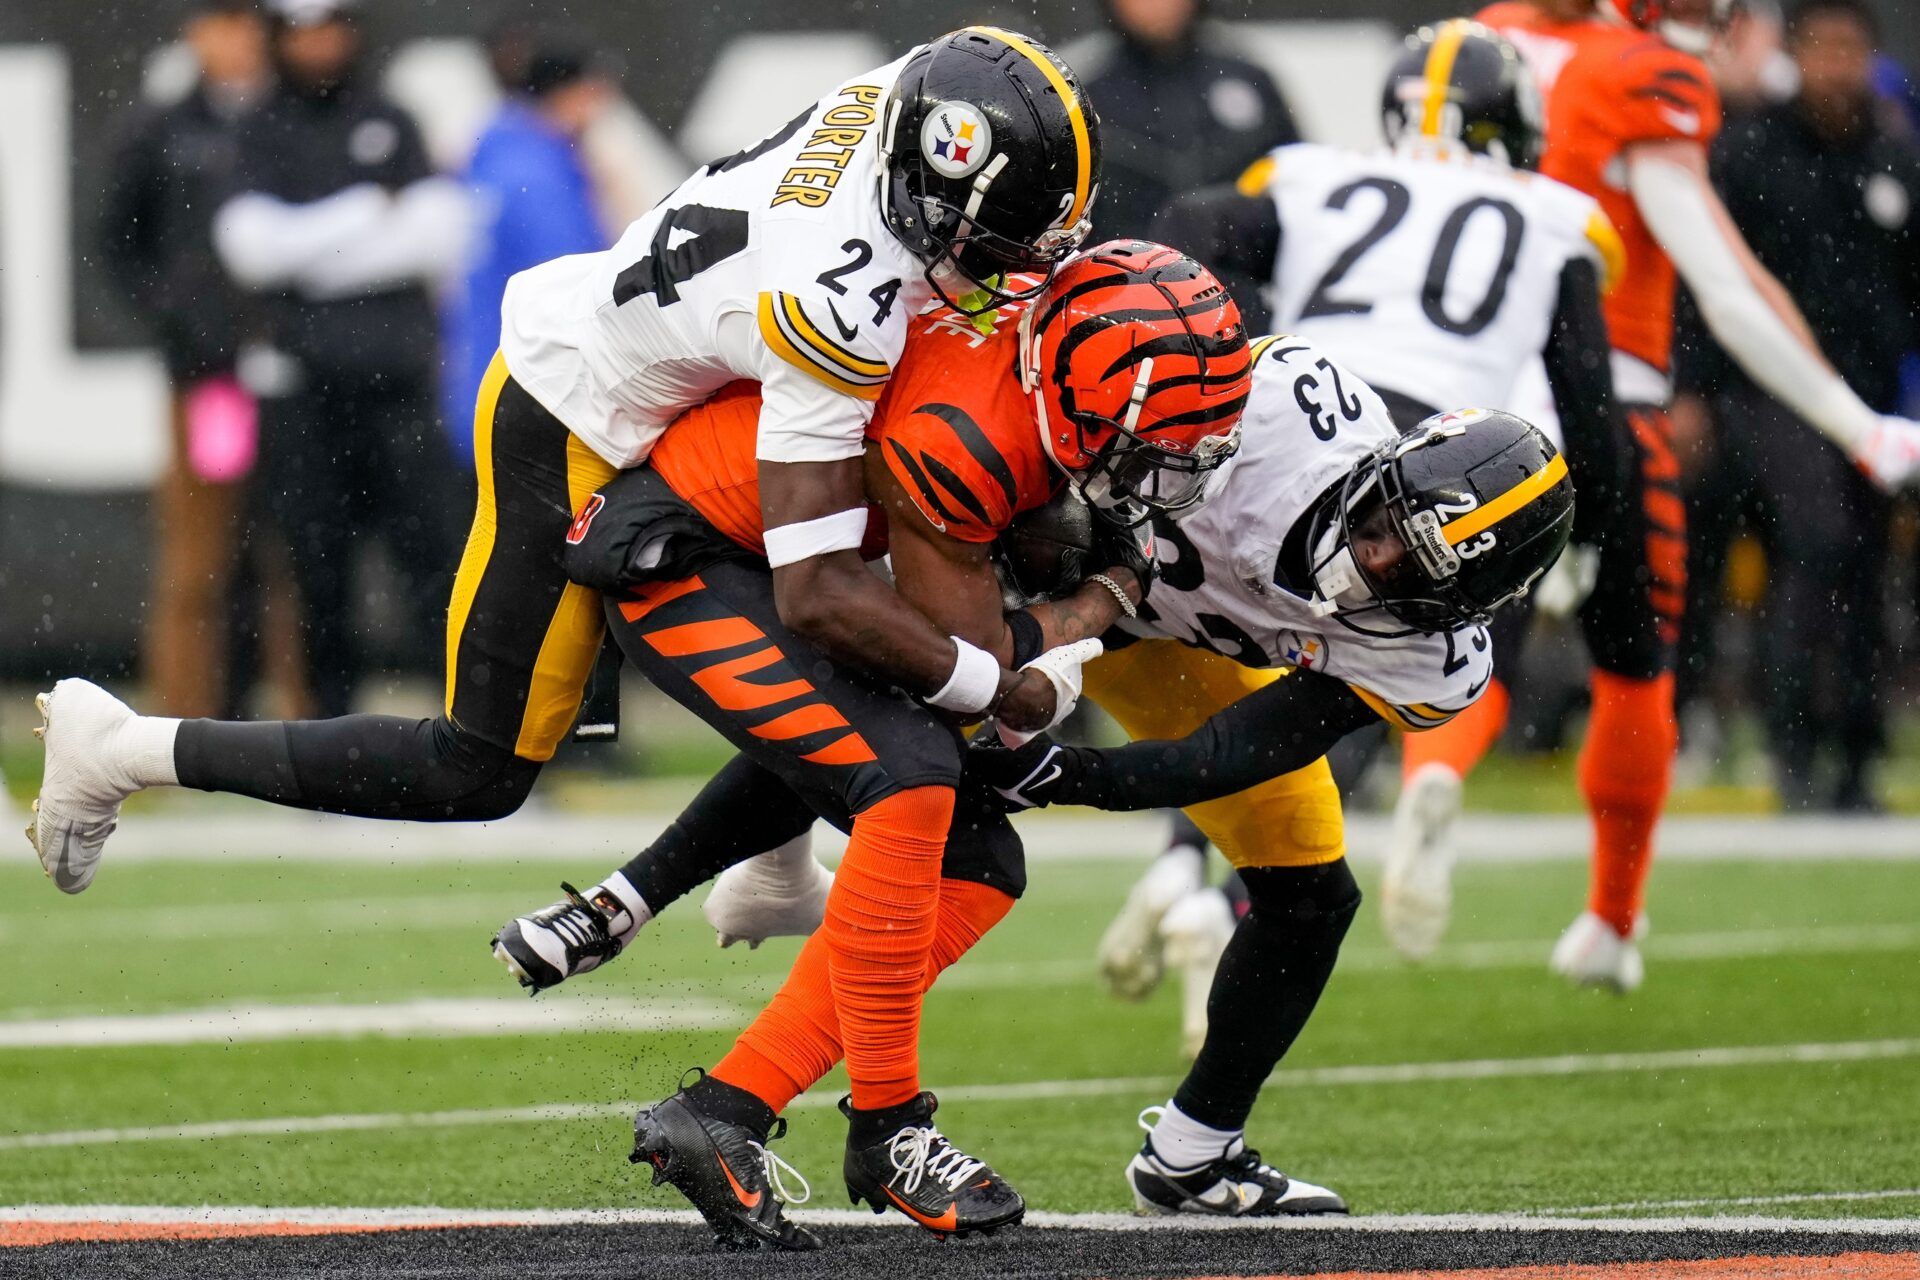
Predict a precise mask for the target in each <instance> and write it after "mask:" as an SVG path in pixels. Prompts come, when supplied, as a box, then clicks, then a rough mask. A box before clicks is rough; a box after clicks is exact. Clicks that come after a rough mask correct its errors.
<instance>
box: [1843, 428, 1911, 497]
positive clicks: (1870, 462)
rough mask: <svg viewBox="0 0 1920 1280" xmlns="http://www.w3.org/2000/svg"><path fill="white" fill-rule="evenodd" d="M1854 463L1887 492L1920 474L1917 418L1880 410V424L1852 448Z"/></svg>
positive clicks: (1901, 487) (1900, 488)
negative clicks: (1885, 412)
mask: <svg viewBox="0 0 1920 1280" xmlns="http://www.w3.org/2000/svg"><path fill="white" fill-rule="evenodd" d="M1853 460H1854V464H1855V465H1856V466H1858V467H1859V468H1860V469H1861V470H1862V471H1864V472H1866V473H1867V478H1868V479H1869V480H1872V481H1873V482H1874V483H1875V484H1877V485H1879V486H1880V487H1881V488H1882V489H1884V490H1886V491H1887V492H1888V493H1898V492H1900V490H1902V489H1904V488H1906V487H1907V486H1908V485H1910V484H1912V483H1913V482H1914V480H1915V478H1916V476H1920V422H1914V421H1913V420H1912V419H1909V418H1901V417H1897V416H1895V415H1893V414H1882V415H1881V417H1880V425H1879V427H1878V429H1876V430H1875V431H1874V432H1873V433H1872V434H1871V435H1869V436H1868V437H1867V438H1866V440H1864V441H1863V442H1861V444H1860V447H1859V448H1858V449H1857V450H1856V451H1855V452H1854V455H1853Z"/></svg>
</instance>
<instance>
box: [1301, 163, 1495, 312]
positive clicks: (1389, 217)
mask: <svg viewBox="0 0 1920 1280" xmlns="http://www.w3.org/2000/svg"><path fill="white" fill-rule="evenodd" d="M1362 191H1374V192H1378V193H1379V195H1380V199H1381V205H1380V214H1379V216H1378V217H1377V218H1375V219H1374V222H1373V225H1372V226H1370V227H1368V228H1367V230H1366V231H1365V232H1364V233H1363V234H1362V235H1361V236H1360V238H1359V239H1358V240H1355V241H1354V242H1353V243H1352V244H1350V245H1348V246H1347V247H1346V248H1345V249H1343V250H1342V251H1341V252H1340V256H1339V257H1337V258H1335V259H1334V260H1333V262H1332V264H1331V265H1329V266H1328V267H1327V271H1326V274H1325V275H1323V276H1321V277H1320V282H1319V283H1318V284H1316V285H1314V286H1313V292H1312V293H1310V294H1308V295H1307V301H1306V305H1305V306H1303V307H1302V308H1301V309H1300V318H1301V319H1303V320H1307V319H1312V318H1313V317H1315V316H1364V315H1366V314H1367V313H1369V312H1370V311H1372V310H1373V303H1371V302H1369V301H1367V300H1366V299H1364V298H1336V297H1335V296H1334V295H1333V290H1334V289H1335V287H1336V286H1338V285H1339V284H1340V282H1341V281H1343V280H1345V279H1346V278H1347V273H1348V272H1350V271H1352V270H1353V269H1354V267H1355V266H1356V265H1358V263H1359V261H1360V259H1362V258H1364V257H1366V256H1367V254H1368V253H1370V252H1372V250H1373V248H1374V247H1375V246H1376V245H1378V244H1379V243H1380V242H1381V241H1382V240H1385V239H1386V238H1387V237H1388V236H1390V235H1392V234H1393V231H1394V228H1396V227H1398V226H1399V225H1400V223H1401V222H1402V221H1403V220H1404V219H1405V218H1406V216H1407V212H1408V210H1410V209H1412V208H1413V192H1411V191H1410V190H1408V189H1407V185H1406V184H1405V183H1403V182H1395V181H1394V180H1393V179H1392V178H1379V177H1374V178H1359V179H1356V180H1355V181H1353V182H1349V183H1348V184H1347V185H1345V186H1344V187H1340V188H1338V189H1337V190H1335V191H1334V192H1333V193H1332V194H1330V195H1329V196H1328V197H1327V208H1329V209H1345V208H1346V207H1347V205H1348V204H1349V203H1350V202H1351V201H1352V200H1353V198H1354V197H1355V196H1356V195H1359V194H1360V193H1361V192H1362ZM1482 213H1488V214H1492V215H1493V216H1494V218H1495V219H1496V220H1497V221H1498V223H1499V226H1500V232H1501V235H1502V237H1503V239H1502V241H1501V245H1500V258H1499V261H1498V262H1496V263H1495V264H1494V268H1493V275H1492V277H1491V278H1490V279H1489V280H1488V281H1487V291H1486V293H1485V295H1483V296H1482V297H1481V299H1480V301H1479V303H1478V304H1477V305H1475V306H1474V307H1472V308H1471V309H1470V310H1468V311H1467V313H1466V315H1464V316H1461V317H1458V318H1456V317H1455V316H1454V315H1453V314H1452V313H1451V312H1449V311H1448V310H1447V285H1448V284H1449V282H1450V279H1451V277H1452V275H1453V265H1454V258H1455V257H1456V256H1457V255H1458V253H1459V251H1460V240H1461V237H1463V236H1464V235H1466V232H1467V228H1468V226H1469V225H1471V224H1472V222H1473V221H1474V218H1475V216H1476V215H1478V214H1482ZM1483 221H1484V219H1483ZM1526 229H1527V222H1526V219H1525V218H1524V217H1523V216H1521V213H1520V211H1519V210H1518V209H1516V208H1514V207H1513V205H1511V204H1509V203H1508V202H1507V201H1505V200H1499V199H1495V198H1494V197H1492V196H1475V197H1474V198H1473V199H1471V200H1468V201H1467V202H1466V203H1464V204H1462V205H1460V206H1459V207H1458V208H1456V209H1455V210H1454V211H1453V212H1452V213H1450V214H1448V215H1447V219H1446V221H1445V222H1444V223H1443V224H1441V227H1440V238H1439V240H1438V241H1437V242H1436V243H1435V244H1434V246H1433V256H1432V257H1430V258H1429V259H1428V260H1427V274H1426V280H1425V282H1424V284H1423V285H1422V286H1421V290H1420V310H1421V311H1422V312H1423V313H1425V315H1426V317H1427V319H1428V320H1429V321H1431V322H1432V324H1433V326H1434V327H1435V328H1437V329H1441V330H1444V331H1445V332H1447V333H1453V334H1458V335H1460V336H1461V337H1463V338H1471V337H1473V336H1474V335H1475V334H1478V333H1480V332H1482V331H1484V330H1485V329H1486V327H1487V326H1488V325H1490V324H1492V323H1493V321H1494V317H1496V316H1498V315H1499V314H1500V308H1501V306H1502V305H1503V304H1504V303H1505V302H1506V300H1507V285H1508V283H1509V282H1511V280H1512V279H1513V268H1514V264H1515V263H1517V262H1518V261H1519V259H1520V242H1521V239H1522V238H1523V237H1524V235H1525V234H1526Z"/></svg>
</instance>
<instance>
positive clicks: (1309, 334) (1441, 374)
mask: <svg viewBox="0 0 1920 1280" xmlns="http://www.w3.org/2000/svg"><path fill="white" fill-rule="evenodd" d="M1262 164H1263V167H1264V169H1265V171H1266V173H1267V185H1266V191H1267V194H1268V195H1269V196H1270V197H1271V198H1272V200H1273V202H1274V205H1275V207H1276V209H1277V210H1278V212H1279V218H1280V248H1279V252H1278V254H1276V256H1275V263H1274V279H1273V283H1272V285H1271V286H1270V287H1269V289H1268V303H1269V305H1270V306H1271V308H1272V315H1273V326H1274V329H1275V331H1277V332H1286V333H1296V334H1299V335H1300V336H1301V337H1304V338H1309V339H1311V340H1312V341H1313V342H1314V343H1315V344H1317V345H1318V346H1320V347H1321V348H1323V349H1324V350H1326V351H1327V352H1329V353H1331V354H1332V355H1333V356H1334V357H1335V358H1336V359H1338V360H1339V361H1340V362H1341V363H1342V364H1343V365H1345V366H1346V367H1347V368H1349V369H1352V370H1353V371H1354V372H1355V373H1357V374H1359V375H1360V376H1361V377H1362V378H1365V379H1366V380H1367V381H1368V382H1371V383H1373V384H1374V385H1375V386H1377V387H1381V388H1386V389H1390V390H1392V391H1395V392H1398V393H1399V394H1401V395H1403V396H1406V397H1409V398H1410V399H1413V400H1416V401H1419V402H1420V403H1422V404H1426V405H1429V406H1431V407H1433V408H1435V409H1438V410H1447V409H1463V408H1483V409H1510V408H1511V407H1512V400H1513V388H1514V384H1515V382H1516V380H1517V379H1518V378H1519V376H1520V373H1521V370H1522V369H1523V368H1524V367H1525V366H1526V365H1527V364H1528V363H1530V362H1532V361H1534V360H1536V359H1537V358H1538V357H1539V355H1540V353H1541V351H1542V350H1543V349H1544V348H1545V346H1546V344H1547V340H1548V337H1549V336H1550V334H1551V330H1552V325H1553V314H1554V310H1555V307H1556V306H1557V304H1558V301H1559V293H1560V275H1561V272H1562V271H1563V270H1564V269H1565V267H1566V265H1567V263H1568V262H1569V261H1571V260H1573V259H1574V258H1577V257H1583V256H1584V257H1588V258H1591V259H1592V260H1593V261H1594V262H1595V263H1597V264H1598V265H1599V266H1600V267H1601V269H1602V272H1603V276H1604V274H1605V272H1607V271H1608V270H1610V269H1613V268H1615V267H1617V265H1618V257H1617V246H1618V244H1619V238H1618V237H1617V236H1616V235H1615V234H1614V232H1613V228H1612V226H1611V225H1610V224H1609V223H1608V222H1607V219H1606V215H1605V214H1603V213H1602V212H1601V211H1600V206H1599V204H1598V203H1597V202H1596V201H1595V200H1593V199H1592V198H1591V197H1589V196H1586V195H1583V194H1582V193H1580V192H1578V191H1575V190H1574V189H1573V188H1572V187H1569V186H1566V185H1564V184H1562V183H1559V182H1555V181H1554V180H1553V179H1551V178H1543V177H1541V176H1540V175H1538V174H1535V173H1528V172H1524V171H1517V170H1514V169H1511V168H1509V167H1508V166H1506V165H1504V164H1500V163H1498V162H1496V161H1492V160H1488V159H1485V158H1483V157H1479V156H1475V155H1473V154H1471V153H1469V152H1464V151H1461V150H1458V149H1451V150H1441V149H1439V148H1436V147H1434V146H1432V145H1431V144H1425V145H1414V146H1410V147H1407V148H1402V149H1396V150H1390V151H1376V152H1371V153H1361V152H1355V151H1347V150H1342V149H1339V148H1336V147H1325V146H1317V145H1313V144H1301V145H1298V146H1290V147H1281V148H1279V149H1278V150H1276V151H1274V152H1272V153H1271V154H1270V155H1269V156H1268V158H1267V161H1266V162H1262ZM1251 173H1252V171H1250V174H1251ZM1256 180H1257V178H1256Z"/></svg>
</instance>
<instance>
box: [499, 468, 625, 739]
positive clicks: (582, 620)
mask: <svg viewBox="0 0 1920 1280" xmlns="http://www.w3.org/2000/svg"><path fill="white" fill-rule="evenodd" d="M618 474H619V472H618V471H616V470H615V469H614V468H613V467H612V466H611V465H609V464H608V463H607V461H606V460H605V459H604V458H602V457H601V456H600V455H599V454H597V453H595V452H594V451H593V450H591V449H589V448H588V447H587V446H586V445H584V444H582V443H581V441H580V437H578V436H568V437H567V496H568V497H569V498H570V499H571V500H572V507H573V509H574V510H575V511H578V510H580V508H581V507H582V506H584V505H585V504H586V501H587V495H589V494H591V493H592V492H593V491H594V490H595V489H598V488H599V487H600V486H601V485H603V484H606V483H607V482H608V481H610V480H612V479H613V478H614V476H616V475H618ZM606 626H607V622H606V617H605V615H604V614H602V613H601V611H600V593H599V592H598V591H591V590H589V589H587V588H586V587H583V586H581V585H580V584H579V583H577V582H569V583H568V584H567V588H566V590H565V591H564V592H562V593H561V596H560V603H559V605H558V606H557V607H555V609H554V611H553V621H551V622H549V623H548V624H547V634H546V638H545V639H543V640H542V641H541V642H540V656H539V658H538V659H537V660H535V662H534V665H533V683H532V685H531V687H530V688H529V689H528V690H527V714H526V718H525V719H523V720H522V721H521V722H520V739H519V741H518V742H516V743H515V744H514V747H513V753H514V754H515V755H517V756H521V757H523V758H525V759H528V760H550V759H552V758H553V752H554V749H555V748H556V747H558V746H559V745H560V739H561V737H562V736H563V735H564V734H565V733H566V732H567V730H569V729H571V728H572V727H573V721H574V717H576V716H578V715H579V714H580V699H581V697H582V696H583V695H584V694H585V692H586V687H587V680H588V678H589V677H590V676H592V674H593V664H594V663H595V661H597V660H598V659H599V656H600V640H601V637H602V636H603V635H604V634H605V633H606Z"/></svg>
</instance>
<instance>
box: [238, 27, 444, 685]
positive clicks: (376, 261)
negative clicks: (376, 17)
mask: <svg viewBox="0 0 1920 1280" xmlns="http://www.w3.org/2000/svg"><path fill="white" fill-rule="evenodd" d="M271 15H272V50H273V56H274V60H275V64H276V69H277V71H278V73H279V85H278V88H277V89H276V91H275V92H274V94H273V96H272V97H271V98H270V99H269V100H268V101H267V102H266V104H265V105H264V106H262V107H261V109H260V110H259V111H257V112H255V113H254V114H253V115H252V116H251V117H249V119H248V120H247V122H246V125H245V127H244V128H243V129H242V131H241V150H240V166H239V174H238V177H237V180H236V182H235V184H234V185H235V189H236V191H237V192H238V194H236V195H235V196H234V198H233V199H231V200H229V201H228V202H227V203H226V204H225V205H224V206H223V207H222V208H221V209H220V211H219V214H218V217H217V219H216V222H215V226H214V234H215V243H216V245H217V246H218V248H219V250H220V254H221V258H222V259H223V261H224V262H225V263H226V266H227V268H228V270H229V271H230V272H231V273H232V274H233V276H234V278H235V279H236V280H237V281H238V282H239V283H240V285H241V286H242V287H243V288H246V289H248V290H251V291H253V292H255V293H257V294H259V295H260V296H261V307H262V309H263V311H264V313H265V316H266V322H267V327H268V331H269V334H270V337H271V341H272V346H273V352H274V358H273V361H272V367H271V371H270V372H268V373H267V374H266V375H265V379H266V381H267V382H268V384H269V385H268V386H267V387H266V388H263V390H262V404H261V418H262V421H261V440H260V472H259V489H260V491H261V500H262V502H263V505H264V506H265V508H266V510H267V512H268V514H269V515H270V517H271V518H272V520H273V521H274V523H275V524H276V525H277V526H278V528H279V530H280V533H281V535H282V537H283V538H284V539H285V541H286V544H287V549H288V551H289V553H290V556H291V564H292V569H293V576H294V581H295V583H296V586H297V588H298V592H299V598H300V608H301V611H302V618H301V624H302V633H303V634H304V635H305V637H306V641H307V644H306V647H307V658H308V670H309V678H310V679H311V681H312V684H313V690H314V700H315V703H316V705H317V708H318V710H319V711H320V713H321V714H322V715H325V716H339V715H344V714H346V713H347V712H348V711H349V710H351V707H352V702H353V694H354V690H355V687H356V686H357V684H358V683H359V680H360V678H361V677H362V675H363V674H364V673H365V664H364V661H363V659H362V657H361V653H360V645H359V642H358V639H357V636H356V613H357V611H356V609H355V608H354V605H355V600H354V596H353V590H352V588H353V584H354V569H355V564H356V561H357V559H358V553H359V551H360V548H361V547H362V546H363V545H364V543H365V540H366V539H367V538H368V537H369V536H372V537H375V538H377V539H378V540H379V541H380V543H381V544H382V545H383V546H384V548H385V550H386V552H387V556H388V559H389V560H390V561H391V563H392V565H393V568H394V570H395V571H396V573H397V576H398V579H399V581H398V585H397V594H398V596H399V597H400V599H399V601H398V603H399V605H400V606H401V612H402V614H403V616H405V617H406V618H407V619H408V624H409V625H408V632H409V634H411V635H413V636H426V635H430V634H432V633H433V632H434V631H435V630H437V624H438V621H439V619H440V617H441V616H442V615H441V613H440V609H441V601H443V600H444V599H445V598H446V592H447V588H448V584H449V583H450V581H451V573H450V571H449V568H448V566H449V565H450V564H451V563H452V560H453V557H454V548H456V547H457V546H458V545H459V532H458V520H459V516H460V512H459V510H458V507H457V502H458V497H459V493H460V489H461V486H460V485H459V484H458V482H457V477H458V476H459V474H460V472H459V471H458V470H457V468H456V465H455V463H454V461H453V458H452V456H451V454H450V452H449V450H448V448H447V443H446V439H445V437H444V435H443V434H442V432H441V430H440V428H439V425H438V422H437V421H436V413H435V403H436V401H435V392H434V378H435V371H436V355H435V350H434V329H435V326H434V314H433V303H432V301H431V299H430V297H429V295H428V290H429V288H430V287H431V286H432V285H434V284H435V283H437V282H438V281H440V280H442V279H444V278H445V277H446V276H447V275H448V274H449V273H450V272H451V271H452V270H453V268H454V267H455V266H456V265H457V264H458V262H459V260H460V256H461V254H462V252H463V249H464V242H465V234H464V233H465V230H466V225H467V203H466V200H465V197H464V195H463V194H462V193H461V191H460V189H459V187H458V185H457V184H455V183H454V182H452V181H450V180H448V179H446V178H443V177H438V176H436V175H435V174H434V173H433V171H432V169H431V167H430V166H429V163H428V160H427V155H426V150H425V147H424V144H423V143H422V141H421V137H420V132H419V129H418V128H417V127H416V126H415V124H414V122H413V120H412V119H411V118H410V117H409V116H408V115H407V114H406V113H405V112H404V111H402V110H401V109H400V108H399V107H397V106H395V105H394V104H392V103H391V102H389V101H387V100H386V99H385V98H383V97H382V96H381V95H380V94H379V93H378V92H377V91H376V90H375V89H374V88H373V87H372V85H371V77H370V75H368V74H367V72H366V69H365V67H364V65H363V63H364V58H363V50H362V35H361V31H360V29H359V25H358V23H359V19H358V16H357V14H356V12H355V4H354V0H272V4H271Z"/></svg>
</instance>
